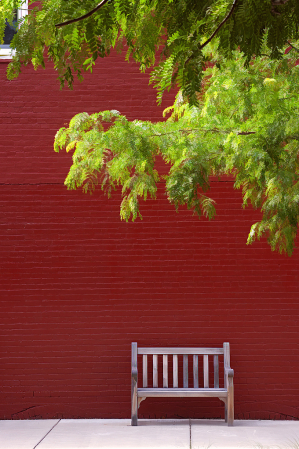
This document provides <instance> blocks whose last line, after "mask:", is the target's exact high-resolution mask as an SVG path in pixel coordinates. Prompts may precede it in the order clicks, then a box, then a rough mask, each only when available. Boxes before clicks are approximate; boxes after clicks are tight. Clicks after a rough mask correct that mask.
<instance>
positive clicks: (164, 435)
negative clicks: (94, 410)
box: [0, 419, 299, 449]
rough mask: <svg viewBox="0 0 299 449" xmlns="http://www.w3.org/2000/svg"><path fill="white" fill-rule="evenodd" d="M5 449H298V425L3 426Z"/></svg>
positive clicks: (0, 435)
mask: <svg viewBox="0 0 299 449" xmlns="http://www.w3.org/2000/svg"><path fill="white" fill-rule="evenodd" d="M0 448H1V449H35V448H38V449H83V448H84V449H100V448H101V449H102V448H103V449H104V448H105V449H106V448H107V449H121V448H125V449H143V448H144V449H151V448H153V449H156V448H157V449H175V448H176V449H208V448H211V449H216V448H218V449H220V448H225V449H234V448H243V449H245V448H250V449H262V448H263V449H270V448H271V449H274V448H275V449H278V448H281V449H284V448H287V449H299V421H235V425H234V427H227V425H226V424H225V423H224V422H223V421H220V420H193V419H192V420H142V419H141V420H139V425H138V427H131V426H130V420H128V419H76V420H75V419H62V420H55V419H49V420H28V421H0Z"/></svg>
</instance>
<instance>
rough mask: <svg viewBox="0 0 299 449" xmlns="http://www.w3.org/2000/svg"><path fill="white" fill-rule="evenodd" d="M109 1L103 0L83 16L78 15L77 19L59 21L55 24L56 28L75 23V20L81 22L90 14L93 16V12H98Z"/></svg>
mask: <svg viewBox="0 0 299 449" xmlns="http://www.w3.org/2000/svg"><path fill="white" fill-rule="evenodd" d="M108 1H109V0H102V1H101V2H100V3H99V4H98V5H97V6H96V7H95V8H94V9H92V10H91V11H89V12H88V13H86V14H84V15H83V16H81V17H77V18H76V19H70V20H67V21H66V22H61V23H57V24H56V25H55V26H56V28H61V27H64V26H65V25H69V24H70V23H75V22H79V21H80V20H83V19H86V18H87V17H90V16H92V14H94V13H95V12H97V11H98V10H99V9H100V8H101V7H102V6H104V5H105V3H107V2H108Z"/></svg>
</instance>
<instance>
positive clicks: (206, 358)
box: [203, 355, 209, 388]
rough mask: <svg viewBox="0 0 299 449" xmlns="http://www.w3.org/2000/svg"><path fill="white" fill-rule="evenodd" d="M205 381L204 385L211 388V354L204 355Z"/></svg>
mask: <svg viewBox="0 0 299 449" xmlns="http://www.w3.org/2000/svg"><path fill="white" fill-rule="evenodd" d="M203 382H204V387H205V388H209V356H208V355H204V356H203Z"/></svg>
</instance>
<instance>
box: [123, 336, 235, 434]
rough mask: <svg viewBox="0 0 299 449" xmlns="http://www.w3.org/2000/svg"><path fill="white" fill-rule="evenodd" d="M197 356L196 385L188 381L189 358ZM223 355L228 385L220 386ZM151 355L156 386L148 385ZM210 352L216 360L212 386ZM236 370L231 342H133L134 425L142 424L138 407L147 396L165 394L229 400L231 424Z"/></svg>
mask: <svg viewBox="0 0 299 449" xmlns="http://www.w3.org/2000/svg"><path fill="white" fill-rule="evenodd" d="M138 355H142V359H143V361H142V367H143V373H142V374H143V376H142V378H143V386H142V388H139V387H138V369H137V356H138ZM159 355H160V356H163V388H159V387H158V356H159ZM180 355H182V356H183V388H179V386H178V385H179V382H178V366H179V364H178V360H179V359H178V357H179V356H180ZM190 355H192V356H193V386H192V387H191V388H190V387H189V385H188V360H189V356H190ZM199 355H200V356H203V384H204V385H203V388H199V385H198V381H199V378H198V356H199ZM222 355H223V372H224V383H223V385H224V388H219V356H222ZM148 356H152V362H153V384H152V385H153V387H150V388H149V387H148ZM168 356H172V370H173V378H172V379H173V380H172V387H169V386H168ZM209 356H213V362H214V386H213V387H210V386H209ZM233 376H234V370H232V369H231V368H230V350H229V343H223V347H222V348H137V343H132V385H131V387H132V390H131V425H132V426H137V424H138V408H139V406H140V403H141V401H143V400H144V399H146V398H165V397H176V398H177V397H180V398H187V397H190V398H194V397H204V398H205V397H213V398H219V399H220V400H221V401H223V402H224V404H225V421H226V422H227V423H228V425H229V426H232V425H233V423H234V385H233Z"/></svg>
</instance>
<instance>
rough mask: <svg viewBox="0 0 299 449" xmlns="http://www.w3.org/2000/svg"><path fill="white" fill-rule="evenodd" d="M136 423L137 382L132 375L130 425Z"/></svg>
mask: <svg viewBox="0 0 299 449" xmlns="http://www.w3.org/2000/svg"><path fill="white" fill-rule="evenodd" d="M137 425H138V398H137V382H136V381H135V379H134V378H133V377H132V391H131V426H137Z"/></svg>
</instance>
